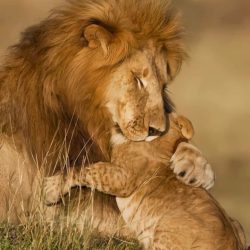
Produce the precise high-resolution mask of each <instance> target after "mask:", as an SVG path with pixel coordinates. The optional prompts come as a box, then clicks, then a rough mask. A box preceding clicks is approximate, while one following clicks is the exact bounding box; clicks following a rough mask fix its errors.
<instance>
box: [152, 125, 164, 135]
mask: <svg viewBox="0 0 250 250" xmlns="http://www.w3.org/2000/svg"><path fill="white" fill-rule="evenodd" d="M163 132H164V131H161V130H159V129H156V128H153V127H149V130H148V136H161V135H162V134H163Z"/></svg>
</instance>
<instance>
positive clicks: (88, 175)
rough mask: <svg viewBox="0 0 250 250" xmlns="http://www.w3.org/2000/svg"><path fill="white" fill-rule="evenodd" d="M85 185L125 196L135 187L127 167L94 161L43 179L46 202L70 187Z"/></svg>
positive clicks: (134, 180)
mask: <svg viewBox="0 0 250 250" xmlns="http://www.w3.org/2000/svg"><path fill="white" fill-rule="evenodd" d="M76 186H86V187H90V188H92V189H97V190H98V191H100V192H103V193H107V194H110V195H114V196H118V197H127V196H129V195H131V193H132V192H133V191H134V190H135V189H136V186H137V182H136V178H135V176H134V174H133V171H131V170H130V169H129V168H124V167H119V166H116V165H114V164H111V163H96V164H93V165H91V166H89V167H86V168H81V169H77V168H71V169H70V170H69V171H68V172H67V173H64V174H62V173H60V174H58V175H54V176H52V177H48V178H46V179H45V180H44V195H45V202H46V203H47V204H52V203H56V202H58V201H59V200H60V198H62V196H63V195H65V194H67V193H68V192H70V189H71V188H72V187H76Z"/></svg>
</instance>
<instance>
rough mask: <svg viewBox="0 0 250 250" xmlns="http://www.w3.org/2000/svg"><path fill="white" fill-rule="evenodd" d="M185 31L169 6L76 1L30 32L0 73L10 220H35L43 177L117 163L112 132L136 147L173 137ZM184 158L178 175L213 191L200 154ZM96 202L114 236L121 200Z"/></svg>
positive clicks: (2, 173)
mask: <svg viewBox="0 0 250 250" xmlns="http://www.w3.org/2000/svg"><path fill="white" fill-rule="evenodd" d="M181 33H182V28H181V26H180V25H179V21H178V16H177V14H176V13H175V12H174V11H173V10H172V9H171V7H170V4H169V2H168V1H166V0H159V1H153V0H143V1H137V0H95V1H92V0H81V1H70V2H69V3H68V4H67V5H66V6H64V7H62V8H59V9H56V10H54V11H53V13H52V15H51V16H49V17H48V18H47V19H46V20H45V21H43V22H41V23H40V24H38V25H36V26H33V27H31V28H30V29H28V30H27V31H25V32H24V33H23V35H22V39H21V41H20V42H19V43H18V44H17V45H16V46H14V47H12V48H11V50H10V53H9V55H8V57H7V58H6V61H5V63H4V65H3V67H2V69H1V71H0V117H1V120H0V126H1V127H0V128H1V132H2V134H1V151H0V183H1V184H0V185H1V189H0V197H1V202H0V220H1V221H3V220H6V219H8V220H9V221H10V222H20V221H24V222H25V221H26V219H27V216H28V215H29V214H30V212H31V207H32V208H33V207H34V204H35V200H36V199H35V198H36V195H37V193H39V192H37V191H36V190H37V188H39V187H38V186H37V181H36V180H37V179H38V176H39V175H40V174H42V176H43V175H45V176H48V175H51V174H53V173H54V172H55V171H57V170H59V169H60V170H63V169H67V168H68V167H72V166H74V167H81V166H83V165H87V164H88V165H91V164H94V163H96V162H99V161H109V160H110V152H109V149H110V148H109V146H110V143H111V130H112V129H113V128H115V129H118V130H119V131H120V133H121V134H123V135H125V136H126V137H127V138H128V139H129V140H133V141H143V140H150V139H153V138H154V137H155V136H159V135H160V134H161V133H163V132H164V131H165V130H166V128H167V119H166V117H165V114H166V113H169V112H171V107H172V105H171V102H170V100H169V98H168V97H167V93H166V89H167V85H168V83H169V82H170V81H171V80H172V79H174V77H175V76H176V74H177V73H178V71H179V69H180V67H181V63H182V61H183V59H184V57H185V52H184V50H183V48H182V37H181ZM117 83H119V84H117ZM121 83H122V87H120V84H121ZM140 93H143V94H140ZM145 93H146V94H145ZM142 96H143V98H142ZM138 103H140V105H137V104H138ZM141 104H143V105H141ZM136 107H138V108H136ZM139 107H143V108H139ZM113 139H116V140H119V138H113ZM178 152H179V153H180V154H181V155H183V157H181V161H180V163H179V165H178V166H177V167H176V168H175V169H174V171H175V172H176V174H177V175H178V177H179V178H180V179H183V181H184V182H185V183H190V184H193V185H198V184H199V185H203V186H204V187H210V186H211V185H212V184H213V179H214V178H213V172H212V170H211V167H210V166H209V164H207V162H206V160H205V159H204V158H203V156H202V155H201V153H200V151H199V150H197V149H196V148H195V147H193V146H189V145H188V144H186V145H185V146H184V147H183V148H182V150H181V149H180V150H179V151H178ZM186 160H188V161H189V162H190V164H189V165H188V166H187V164H185V163H186ZM192 163H193V164H192ZM89 193H90V191H89V190H83V194H84V196H85V195H88V194H89ZM94 202H95V206H94V207H95V209H96V210H97V211H98V212H96V214H95V215H94V218H97V217H98V216H99V217H98V218H99V220H97V221H99V222H98V223H99V224H98V226H96V227H98V229H99V230H100V231H105V232H106V231H108V230H112V227H111V226H110V224H112V221H116V220H115V219H112V218H116V217H115V216H119V212H118V209H117V206H116V203H115V200H114V198H113V197H111V196H105V195H104V194H100V193H96V194H95V196H94ZM59 207H60V205H59ZM108 216H110V217H108ZM108 218H109V219H108ZM100 223H101V224H102V225H100ZM110 228H111V229H110Z"/></svg>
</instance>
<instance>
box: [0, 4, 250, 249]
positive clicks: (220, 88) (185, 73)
mask: <svg viewBox="0 0 250 250" xmlns="http://www.w3.org/2000/svg"><path fill="white" fill-rule="evenodd" d="M61 2H62V0H54V1H49V0H43V1H42V2H41V1H38V0H22V1H20V0H0V56H2V55H4V53H5V49H6V48H7V46H9V45H11V44H13V43H15V42H16V41H17V39H18V36H19V33H20V32H21V31H22V30H23V29H24V28H25V27H26V26H28V25H31V24H33V23H36V22H37V21H39V20H41V19H42V18H43V17H45V16H46V15H47V12H48V10H49V9H50V8H51V7H53V6H56V4H58V3H61ZM174 2H175V3H176V4H177V5H178V6H179V7H180V8H181V9H182V10H183V18H184V22H185V24H186V27H187V30H188V32H187V44H188V50H189V54H190V57H191V58H190V60H188V62H187V63H186V64H185V65H184V67H183V69H182V72H181V74H180V76H179V77H178V78H177V80H176V82H175V83H174V84H173V85H172V86H171V88H170V91H171V93H172V94H171V95H172V98H173V100H174V101H175V103H176V104H177V110H178V111H179V113H183V114H185V115H186V116H188V117H189V118H190V119H191V120H192V121H193V123H194V125H195V129H196V136H195V138H194V144H196V145H197V146H198V147H199V148H201V149H202V150H203V152H204V153H205V154H206V155H207V158H208V159H209V161H210V162H211V163H212V165H213V167H214V170H215V172H216V176H217V180H216V185H215V187H214V188H213V190H212V193H213V194H214V196H215V197H216V198H217V199H218V200H219V201H220V203H221V204H222V205H223V207H224V208H225V209H226V210H227V211H228V213H229V214H230V215H231V216H232V217H235V218H237V219H238V220H239V221H240V222H241V223H242V225H243V227H244V229H245V231H246V234H247V239H248V242H249V243H250V131H249V127H250V68H249V65H250V2H249V1H248V0H239V1H233V0H220V1H218V0H204V1H198V0H196V1H195V0H192V1H191V0H175V1H174ZM1 59H2V58H1ZM1 59H0V61H1ZM0 249H1V250H2V249H6V250H7V249H18V250H19V249H39V250H40V249H118V250H119V249H124V250H125V249H131V250H132V249H139V247H138V245H137V244H136V243H134V242H131V243H130V242H126V241H123V240H119V239H103V238H100V237H96V235H95V236H93V235H91V233H90V232H85V233H84V236H81V237H79V235H77V234H76V233H75V231H74V229H73V228H70V229H66V230H56V231H54V232H53V231H50V230H49V228H47V227H46V226H44V225H38V224H31V225H26V226H23V227H15V228H13V227H11V226H9V225H2V226H0Z"/></svg>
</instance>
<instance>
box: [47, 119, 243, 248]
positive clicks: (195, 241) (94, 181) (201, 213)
mask: <svg viewBox="0 0 250 250" xmlns="http://www.w3.org/2000/svg"><path fill="white" fill-rule="evenodd" d="M114 136H118V135H114ZM192 136H193V127H192V124H191V123H190V121H189V120H187V119H186V118H184V117H182V116H174V115H171V116H170V129H169V131H168V133H167V134H166V135H164V136H162V137H159V138H157V139H155V140H154V141H151V142H131V141H125V140H124V141H122V140H120V144H117V145H113V148H112V161H111V163H98V164H95V165H94V166H92V167H91V168H84V169H81V170H79V171H77V170H76V169H72V170H70V172H68V173H67V174H64V175H63V174H59V175H57V176H52V177H49V178H47V179H46V181H45V194H46V200H47V202H48V203H50V202H55V201H58V199H60V195H62V194H65V193H67V192H69V190H70V188H72V187H73V186H78V185H84V186H88V187H91V188H95V189H97V190H99V191H101V192H104V193H108V194H111V195H114V196H116V197H117V198H116V200H117V204H118V207H119V209H120V211H121V214H122V216H123V219H124V220H125V222H126V224H127V226H128V227H129V228H130V230H132V231H133V232H134V233H135V234H136V236H137V238H138V240H139V241H140V242H141V243H142V244H143V245H144V247H145V249H159V250H160V249H161V250H167V249H181V250H182V249H183V250H188V249H200V250H238V249H244V247H245V243H244V241H245V239H244V233H243V231H242V229H241V226H240V225H239V224H238V223H237V222H233V221H232V220H231V219H230V218H229V217H228V216H227V214H226V213H225V212H224V210H223V209H222V208H221V207H220V205H219V204H218V203H217V202H216V201H215V199H214V198H213V197H212V196H211V195H210V194H209V193H208V192H207V191H206V190H204V189H202V188H195V187H191V186H187V185H185V184H182V183H181V182H180V181H178V180H177V179H176V176H175V175H174V174H173V172H172V170H171V169H170V162H171V159H174V157H175V155H173V153H174V151H175V149H176V147H177V145H178V144H179V143H181V142H182V141H186V140H187V139H191V138H192ZM116 141H119V140H116ZM175 162H176V161H175ZM177 162H178V161H177ZM187 164H189V163H188V162H187Z"/></svg>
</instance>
